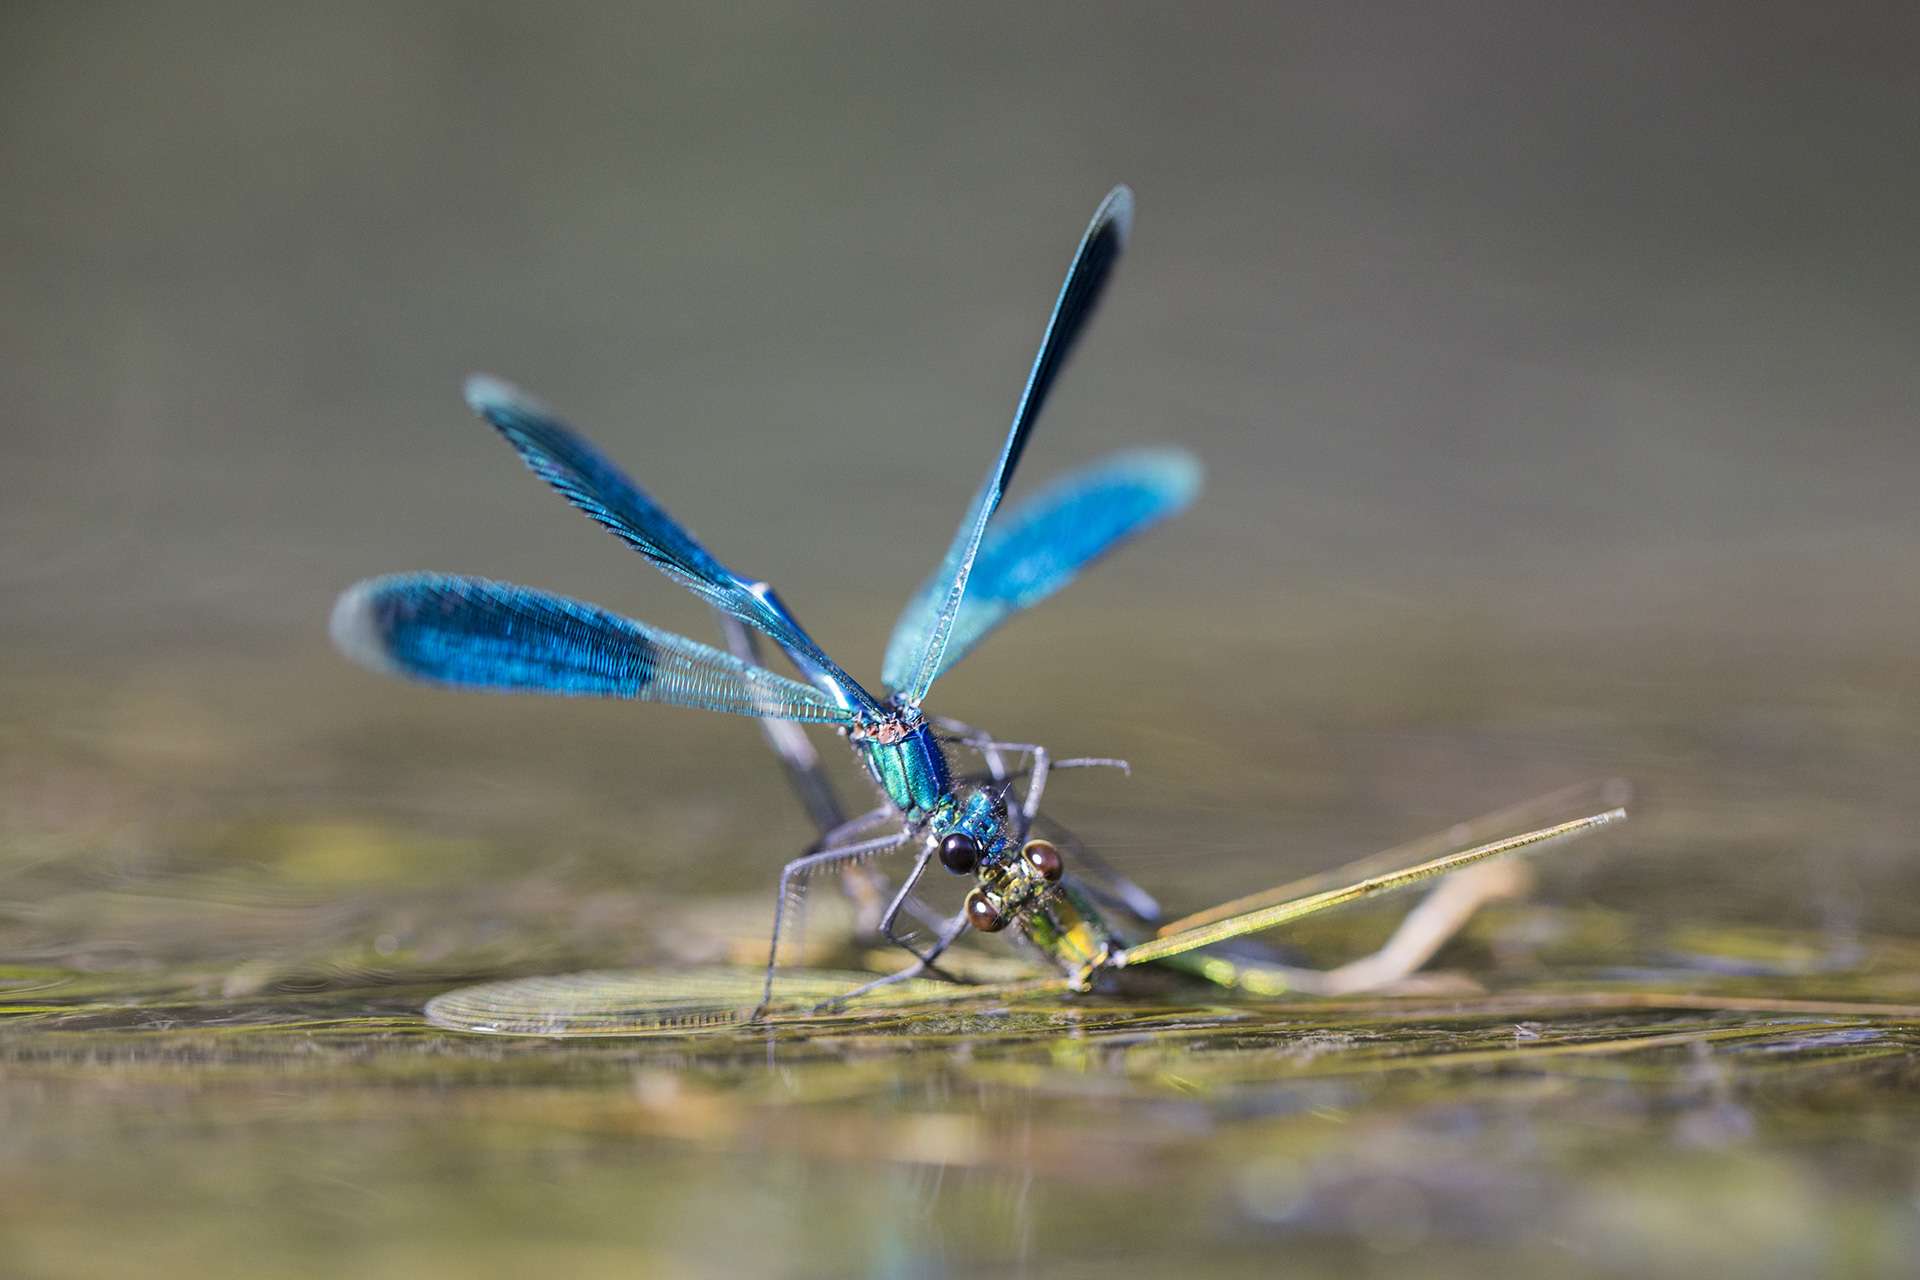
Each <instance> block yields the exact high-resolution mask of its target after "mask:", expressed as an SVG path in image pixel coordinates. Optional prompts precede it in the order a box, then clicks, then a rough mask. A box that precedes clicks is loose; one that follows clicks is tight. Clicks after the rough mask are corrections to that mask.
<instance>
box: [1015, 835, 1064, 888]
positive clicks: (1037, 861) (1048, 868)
mask: <svg viewBox="0 0 1920 1280" xmlns="http://www.w3.org/2000/svg"><path fill="white" fill-rule="evenodd" d="M1020 856H1021V857H1023V858H1025V859H1026V860H1027V865H1028V866H1030V867H1032V868H1033V869H1034V870H1035V871H1037V872H1039V873H1040V874H1041V875H1042V876H1044V877H1045V878H1046V879H1048V880H1058V879H1059V878H1060V873H1061V872H1062V871H1064V870H1066V868H1065V867H1064V866H1063V865H1062V864H1061V862H1060V851H1059V850H1058V849H1056V848H1054V847H1053V846H1052V845H1051V844H1049V843H1047V842H1046V841H1045V840H1029V841H1027V844H1026V847H1025V848H1023V849H1022V850H1020Z"/></svg>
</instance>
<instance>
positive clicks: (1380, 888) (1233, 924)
mask: <svg viewBox="0 0 1920 1280" xmlns="http://www.w3.org/2000/svg"><path fill="white" fill-rule="evenodd" d="M1626 816H1627V811H1626V810H1625V809H1609V810H1608V811H1607V812H1605V813H1596V814H1594V815H1592V816H1591V817H1586V818H1577V819H1575V820H1574V821H1572V822H1562V823H1560V824H1558V825H1557V826H1551V827H1542V828H1541V829H1540V830H1538V831H1529V832H1527V833H1526V834H1525V835H1518V836H1509V837H1508V838H1507V839H1505V840H1496V841H1494V842H1493V843H1492V844H1483V845H1480V846H1478V847H1477V848H1473V849H1468V850H1465V851H1464V852H1461V853H1450V854H1448V855H1447V856H1445V857H1443V858H1434V859H1432V860H1431V861H1429V862H1422V863H1420V864H1418V865H1417V866H1412V867H1408V868H1406V869H1405V870H1404V871H1393V872H1389V873H1388V874H1386V875H1380V876H1374V877H1372V878H1370V879H1366V880H1359V881H1356V882H1354V883H1353V884H1350V885H1346V886H1344V887H1342V888H1338V889H1328V890H1326V891H1325V892H1322V893H1312V894H1308V895H1307V896H1306V897H1304V898H1294V899H1292V900H1290V901H1287V902H1280V903H1275V904H1274V905H1273V906H1270V907H1263V908H1261V909H1259V910H1257V911H1249V912H1247V913H1246V914H1244V915H1238V916H1233V917H1230V918H1228V919H1226V920H1217V921H1214V922H1213V923H1211V924H1204V925H1199V926H1197V927H1195V928H1192V929H1187V930H1184V931H1182V932H1180V933H1171V934H1163V935H1161V936H1160V937H1157V938H1152V939H1149V940H1148V941H1146V942H1142V943H1141V944H1139V945H1138V946H1134V947H1128V948H1127V949H1126V950H1124V951H1121V952H1118V953H1116V954H1115V955H1114V956H1113V958H1112V960H1111V961H1110V962H1109V963H1110V964H1111V965H1112V966H1113V967H1114V968H1126V967H1129V966H1132V965H1136V964H1146V963H1148V962H1149V961H1153V960H1165V959H1166V958H1167V957H1169V956H1177V955H1180V954H1182V953H1183V952H1187V951H1195V950H1198V949H1199V948H1201V947H1210V946H1212V945H1213V944H1214V943H1216V942H1225V941H1226V940H1227V939H1229V938H1238V937H1240V936H1242V935H1244V934H1249V933H1259V932H1260V931H1262V930H1264V929H1271V928H1273V927H1275V926H1276V925H1282V924H1286V923H1288V922H1289V921H1293V920H1298V919H1300V918H1302V917H1303V916H1311V915H1318V914H1319V913H1320V912H1322V911H1330V910H1332V909H1333V908H1335V907H1343V906H1346V905H1347V904H1348V903H1350V902H1359V901H1360V900H1362V899H1363V898H1371V897H1375V896H1377V895H1379V894H1383V893H1392V892H1393V891H1394V890H1396V889H1405V888H1407V887H1409V886H1411V885H1415V884H1418V883H1419V882H1420V881H1422V880H1430V879H1432V878H1433V877H1435V876H1443V875H1446V874H1447V873H1448V872H1450V871H1458V870H1460V869H1461V868H1462V867H1469V866H1472V865H1473V864H1474V863H1476V862H1485V861H1486V860H1487V859H1489V858H1499V857H1504V856H1506V855H1508V854H1512V853H1518V852H1520V851H1521V850H1523V849H1534V848H1537V847H1539V846H1541V845H1545V844H1548V843H1550V842H1553V841H1559V840H1568V839H1572V838H1573V837H1575V836H1582V835H1585V834H1587V833H1588V832H1590V831H1594V830H1597V829H1598V828H1600V827H1604V826H1606V825H1607V824H1609V823H1613V822H1622V821H1625V819H1626Z"/></svg>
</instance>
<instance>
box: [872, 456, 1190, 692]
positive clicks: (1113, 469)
mask: <svg viewBox="0 0 1920 1280" xmlns="http://www.w3.org/2000/svg"><path fill="white" fill-rule="evenodd" d="M1199 491H1200V464H1199V463H1198V462H1196V461H1194V459H1193V457H1192V456H1191V455H1190V454H1187V453H1183V452H1181V451H1180V450H1178V449H1152V450H1140V451H1138V452H1128V453H1120V454H1115V455H1113V456H1112V457H1109V458H1106V459H1104V460H1102V461H1100V462H1096V463H1094V464H1093V465H1092V466H1090V467H1084V468H1082V469H1080V470H1078V471H1075V472H1073V473H1072V474H1070V475H1068V476H1065V477H1063V478H1062V479H1060V480H1057V481H1055V482H1054V483H1053V484H1051V485H1048V486H1047V487H1046V488H1045V489H1043V490H1041V491H1040V492H1039V493H1037V494H1035V495H1034V496H1033V497H1031V498H1029V499H1027V500H1026V501H1025V502H1023V503H1021V504H1020V505H1019V506H1018V507H1016V508H1014V509H1013V510H1011V511H1008V512H1007V513H1006V514H1004V515H1002V516H1001V517H1000V518H999V519H997V520H996V521H994V523H993V526H992V528H991V529H990V530H989V531H988V533H987V536H986V537H985V538H983V539H982V540H981V542H980V550H979V553H978V554H977V555H975V557H974V561H973V577H972V579H971V581H969V582H968V584H967V594H966V599H964V600H963V601H961V603H960V609H959V612H957V613H955V614H954V616H953V629H952V631H951V632H950V633H949V634H948V636H947V647H946V652H945V653H944V654H943V655H942V657H941V660H940V665H939V666H938V667H937V668H935V670H934V673H933V678H934V679H938V678H939V677H940V676H941V675H943V674H945V673H946V671H947V669H948V668H949V667H951V666H953V665H954V664H955V663H956V662H958V661H960V659H961V658H963V657H965V656H966V655H967V653H968V652H969V651H970V650H972V648H973V647H974V646H975V645H977V644H979V643H980V641H981V640H982V639H984V638H985V636H986V635H987V633H988V632H990V631H992V630H993V629H994V628H995V627H997V626H999V625H1000V624H1001V623H1002V622H1004V621H1006V620H1007V619H1008V618H1010V617H1012V616H1013V615H1014V614H1016V613H1018V612H1020V611H1021V610H1022V609H1029V608H1032V607H1033V606H1034V605H1036V604H1039V603H1040V602H1041V601H1042V600H1045V599H1046V598H1047V597H1048V596H1050V595H1052V594H1053V593H1054V592H1056V591H1058V590H1059V589H1060V588H1062V587H1064V586H1066V585H1067V584H1068V583H1069V582H1072V581H1073V579H1074V577H1075V575H1077V574H1078V573H1079V572H1080V571H1081V570H1082V569H1084V568H1086V567H1087V566H1088V565H1090V564H1092V563H1093V562H1094V561H1095V560H1097V559H1099V558H1100V557H1101V556H1102V555H1104V554H1106V553H1107V552H1108V551H1111V550H1112V549H1113V548H1114V547H1116V546H1118V545H1120V543H1122V542H1124V541H1126V540H1127V539H1128V538H1130V537H1132V536H1133V535H1134V534H1136V533H1139V532H1141V531H1142V530H1144V529H1146V528H1148V527H1150V526H1152V525H1154V524H1156V523H1158V522H1159V521H1161V520H1164V519H1166V518H1167V517H1169V516H1171V515H1174V514H1176V513H1178V512H1179V511H1180V510H1181V509H1182V508H1184V507H1185V506H1186V505H1187V504H1188V503H1189V502H1191V501H1193V496H1194V495H1195V494H1196V493H1198V492H1199ZM946 587H947V583H946V581H945V580H944V579H942V578H941V577H939V576H938V575H937V574H936V575H935V576H934V577H931V578H929V579H927V581H926V582H925V583H923V584H922V585H921V587H920V590H919V591H918V592H917V593H916V594H915V595H914V597H913V599H911V600H909V601H908V602H907V607H906V608H905V609H904V610H903V611H902V612H901V614H900V621H899V624H898V625H897V626H895V627H894V630H893V639H892V640H891V641H890V642H889V643H888V645H887V661H886V676H887V679H888V681H889V682H891V681H892V679H893V677H894V676H895V675H896V674H899V673H903V672H906V671H909V670H911V669H912V665H913V663H914V662H915V661H916V659H918V657H919V654H918V652H916V651H915V649H914V645H915V643H916V641H917V638H918V635H919V623H920V620H921V619H923V618H925V617H926V616H927V615H928V614H929V613H931V612H932V611H933V610H934V609H936V608H938V607H939V605H940V601H941V593H942V592H943V591H945V590H946Z"/></svg>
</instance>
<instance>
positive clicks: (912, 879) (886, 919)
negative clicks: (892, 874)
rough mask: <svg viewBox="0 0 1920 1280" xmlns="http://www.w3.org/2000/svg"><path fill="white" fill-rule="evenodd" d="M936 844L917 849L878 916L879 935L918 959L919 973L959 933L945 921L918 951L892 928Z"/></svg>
mask: <svg viewBox="0 0 1920 1280" xmlns="http://www.w3.org/2000/svg"><path fill="white" fill-rule="evenodd" d="M936 847H937V846H935V845H934V844H933V843H932V842H931V841H929V842H928V844H927V847H926V848H924V849H922V850H921V851H920V856H919V858H918V859H916V860H915V861H914V864H913V870H912V871H909V872H908V873H907V878H906V882H905V883H904V884H902V885H901V886H900V891H899V892H898V893H896V894H894V895H893V901H892V902H890V903H888V904H887V910H886V914H884V915H882V916H881V917H880V936H881V937H883V938H885V939H886V940H887V941H888V942H891V943H892V944H893V945H894V946H896V947H899V948H900V949H901V950H902V951H905V952H906V953H907V954H908V955H910V956H912V957H913V958H914V959H915V960H917V961H919V962H920V964H919V970H918V971H920V972H924V971H926V970H928V969H931V968H933V962H934V961H935V960H937V959H939V958H940V953H941V952H943V951H945V950H946V949H947V948H948V947H950V946H952V945H953V940H954V939H955V938H957V937H959V936H960V935H959V931H958V930H952V932H949V930H950V929H952V925H953V922H952V921H948V922H947V925H946V926H945V927H942V928H941V929H940V931H939V933H938V934H937V936H936V937H935V938H934V944H933V946H932V947H931V948H930V949H928V950H927V951H926V952H925V953H922V952H920V951H919V950H918V949H916V948H915V947H914V945H913V942H912V940H910V939H908V938H903V937H901V936H900V935H898V934H896V933H895V932H894V931H893V926H894V922H895V921H896V920H897V919H898V918H899V915H900V909H901V908H902V907H903V906H905V905H907V904H908V903H909V901H910V895H911V894H912V893H913V887H914V885H916V884H918V883H919V882H920V877H921V876H923V875H925V874H926V871H927V864H928V863H929V862H930V861H932V859H933V851H934V849H935V848H936ZM916 918H919V919H921V922H922V923H923V924H926V923H930V922H928V921H926V920H925V919H924V918H923V917H918V916H917V915H916ZM958 918H959V920H960V922H961V923H962V924H964V923H965V920H966V913H965V912H962V913H961V914H960V916H959V917H958ZM940 976H941V977H943V978H947V979H949V980H950V981H951V980H954V979H953V978H952V975H951V974H944V973H943V974H941V975H940Z"/></svg>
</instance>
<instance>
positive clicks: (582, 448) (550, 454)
mask: <svg viewBox="0 0 1920 1280" xmlns="http://www.w3.org/2000/svg"><path fill="white" fill-rule="evenodd" d="M466 392H467V403H468V404H469V405H471V406H472V407H473V411H474V412H475V413H477V414H479V415H480V416H481V417H483V418H485V419H486V420H487V421H488V422H489V423H491V424H492V425H493V426H494V427H495V429H497V430H498V431H499V432H500V434H501V435H503V436H505V437H506V439H507V443H509V444H511V445H512V446H513V447H514V449H515V450H516V451H518V453H519V454H520V457H521V459H522V460H523V461H524V462H525V463H526V464H527V466H528V467H529V468H531V469H532V470H533V472H534V474H535V475H537V476H539V477H540V478H541V479H542V480H545V481H546V482H547V483H548V484H550V485H552V486H553V487H554V488H555V489H556V490H558V491H559V493H560V494H561V496H562V497H564V498H566V500H567V501H568V502H571V503H572V504H573V505H574V506H576V507H578V508H580V510H581V511H583V512H585V513H586V514H587V516H588V517H589V518H591V519H592V520H593V521H594V522H595V523H597V524H599V525H601V526H602V527H603V528H605V529H606V530H608V531H609V532H610V533H612V534H613V536H614V537H616V538H618V539H620V540H621V541H622V542H624V543H626V544H627V545H628V546H630V547H632V548H633V549H634V550H635V551H638V552H639V553H640V554H641V555H643V556H645V557H646V558H647V559H648V560H651V561H652V562H653V563H654V565H655V566H656V567H658V568H659V569H660V570H661V572H663V573H665V574H666V575H667V576H668V577H669V578H672V579H673V580H674V581H675V582H678V583H679V584H680V585H681V586H683V587H685V588H687V590H689V591H691V592H693V593H694V594H695V595H697V596H699V597H700V598H701V599H702V600H705V601H706V602H707V603H708V604H710V605H712V606H713V607H714V608H716V609H719V610H722V611H723V612H725V613H729V614H731V615H733V616H734V617H736V618H738V619H740V620H741V621H742V622H744V623H746V624H747V625H748V626H750V627H754V628H756V629H758V630H760V631H762V632H764V633H765V634H766V635H768V636H769V637H771V638H772V639H773V641H774V643H776V644H778V645H779V646H780V647H781V648H782V649H784V650H785V651H786V652H787V654H788V655H789V656H790V657H791V658H792V659H793V661H794V663H795V665H796V666H798V667H799V668H800V669H801V670H802V671H803V672H805V673H806V675H807V677H808V679H810V680H812V681H813V683H814V685H815V686H816V687H817V688H819V689H820V690H821V691H822V692H823V693H825V694H826V695H827V696H828V697H829V698H830V699H831V700H832V701H833V702H834V703H835V704H837V705H838V706H839V707H840V708H841V709H842V710H843V711H846V712H850V713H852V714H851V715H849V716H846V717H844V719H847V720H852V719H855V718H870V717H877V716H879V715H880V714H881V709H880V706H879V704H877V703H876V702H875V701H874V699H873V696H872V695H871V694H869V693H868V692H867V691H866V690H865V689H862V688H861V687H860V685H859V684H858V683H857V682H855V681H854V679H853V677H851V676H849V675H848V674H847V673H846V672H845V671H842V670H841V669H840V667H839V666H838V665H836V664H835V663H834V661H833V659H831V658H829V657H827V655H826V654H825V653H823V652H822V651H821V649H820V646H819V645H817V644H815V643H814V642H813V637H811V636H809V635H808V634H807V633H806V632H805V631H804V630H802V629H801V627H800V624H799V623H798V622H796V621H794V619H793V616H792V615H791V614H790V613H788V612H787V610H786V608H785V607H784V606H783V605H782V604H781V603H780V601H779V599H778V597H776V596H774V595H773V593H772V592H771V591H770V590H769V589H768V588H767V586H766V584H765V583H761V582H752V581H749V580H748V579H746V578H744V577H742V576H741V575H739V574H737V573H735V572H733V570H731V569H729V568H727V567H726V566H725V565H723V564H721V563H720V562H719V561H718V560H716V559H714V558H713V556H712V554H711V553H709V552H708V551H707V549H706V548H705V547H703V546H701V545H700V543H699V542H698V541H696V540H695V539H694V537H693V535H691V534H689V533H688V532H687V531H686V530H685V529H683V528H681V527H680V525H679V523H678V522H676V521H675V520H674V518H673V517H672V516H670V515H668V514H667V513H666V511H665V510H663V509H662V508H661V507H660V506H659V505H658V504H657V503H655V502H654V501H653V500H652V499H651V498H649V497H648V496H647V495H646V494H645V493H643V492H641V490H640V487H639V486H638V485H636V484H634V483H633V481H631V480H629V479H628V478H627V477H626V476H625V475H623V474H622V473H621V471H620V469H619V468H618V467H616V466H614V465H613V463H611V462H609V461H608V460H607V459H606V458H604V457H602V456H601V454H600V452H599V451H598V450H596V449H595V448H594V447H593V446H592V445H590V444H588V443H587V442H586V441H585V440H583V439H581V438H580V437H579V436H578V435H577V434H575V433H574V432H573V430H572V429H571V428H569V427H568V426H567V425H566V424H565V423H563V422H561V421H560V419H559V418H558V417H556V416H555V415H554V414H553V413H552V412H551V411H550V410H548V409H547V408H546V407H545V406H544V405H541V404H540V403H539V402H538V401H536V400H534V399H533V398H532V397H531V396H528V395H525V394H523V393H522V392H520V391H519V390H518V389H517V388H514V387H512V386H509V385H508V384H506V383H504V382H501V381H499V380H497V379H494V378H488V377H479V376H476V377H472V378H469V379H468V380H467V387H466ZM683 643H691V642H683Z"/></svg>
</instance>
